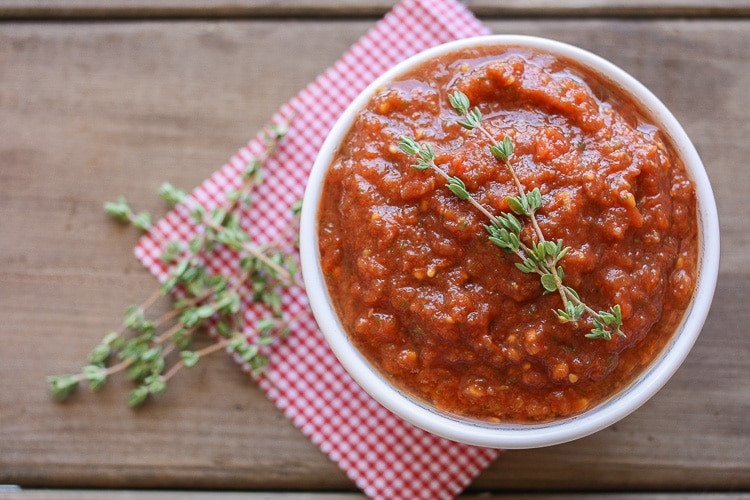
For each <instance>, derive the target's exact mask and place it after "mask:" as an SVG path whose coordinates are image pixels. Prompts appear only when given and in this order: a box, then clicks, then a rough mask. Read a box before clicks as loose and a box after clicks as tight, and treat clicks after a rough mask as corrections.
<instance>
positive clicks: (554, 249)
mask: <svg viewBox="0 0 750 500" xmlns="http://www.w3.org/2000/svg"><path fill="white" fill-rule="evenodd" d="M448 97H449V101H450V103H451V106H452V107H453V109H454V110H455V111H456V113H457V114H458V115H459V116H460V117H461V120H459V121H458V124H460V125H461V126H462V127H464V128H466V129H468V130H478V131H479V132H480V134H481V135H482V136H483V137H484V138H486V139H487V141H488V142H489V150H490V152H491V153H492V156H493V157H494V158H495V159H496V160H498V161H500V162H501V163H502V164H503V166H504V167H505V169H506V170H507V171H508V172H509V173H510V175H511V178H512V179H513V184H514V185H515V187H516V191H517V192H518V195H517V196H515V197H508V198H507V201H508V205H509V206H510V208H511V211H512V212H513V213H515V214H516V215H518V216H522V217H526V218H527V219H528V220H529V223H530V224H531V228H532V232H533V234H534V237H535V241H534V240H532V242H531V243H524V242H523V241H521V229H522V225H521V222H520V221H519V220H518V219H517V218H516V216H515V215H513V213H511V212H507V213H504V214H502V215H500V216H496V215H493V214H492V213H491V212H490V211H489V210H487V209H485V208H484V207H483V206H482V205H481V204H480V203H479V202H478V201H477V200H476V199H475V198H474V196H472V195H471V194H470V193H469V192H468V190H467V189H466V185H465V184H464V183H463V181H462V180H461V179H460V178H458V177H455V176H450V175H449V174H448V173H447V172H446V171H444V170H443V169H441V168H440V167H439V166H438V165H437V164H436V162H435V160H436V157H437V156H436V154H435V152H434V150H433V149H432V147H431V146H430V145H429V144H420V143H418V142H417V141H415V140H414V139H411V138H410V137H407V136H403V137H402V138H401V141H400V142H399V144H398V145H399V148H401V150H402V151H403V152H404V153H406V154H409V155H413V156H416V158H417V163H416V164H414V165H412V167H414V168H416V169H418V170H427V169H432V170H433V171H435V172H437V173H438V174H439V175H440V176H441V177H443V179H445V180H446V187H448V189H449V190H450V191H451V192H453V194H455V195H456V196H457V197H458V198H459V199H461V200H464V201H467V202H469V203H470V204H471V205H472V206H473V207H474V208H476V209H477V210H478V211H479V212H481V213H482V214H483V215H485V216H486V217H487V218H488V219H489V221H490V225H489V226H486V228H487V231H488V232H489V240H490V242H492V243H493V244H495V245H497V246H499V247H500V248H502V249H503V250H505V251H506V252H508V253H511V254H514V255H516V256H517V257H518V258H519V259H521V262H520V263H517V264H516V267H517V268H518V269H519V270H521V271H523V272H525V273H536V274H538V275H539V276H540V280H541V284H542V286H543V288H544V290H545V292H557V294H558V295H559V296H560V299H561V301H562V304H563V308H562V309H558V310H556V311H554V312H555V315H556V316H557V318H558V319H559V320H560V321H561V322H565V323H567V322H570V323H573V324H574V325H575V324H577V322H578V320H579V319H581V317H582V316H583V315H584V313H586V314H588V315H589V316H590V317H591V321H592V323H593V325H594V327H593V328H592V329H591V331H590V332H589V333H588V334H586V337H589V338H602V339H605V340H610V339H611V338H612V335H615V334H616V335H619V336H621V337H625V333H624V332H623V331H622V329H621V326H622V313H621V310H620V306H619V305H615V306H613V307H611V308H610V309H609V310H608V311H595V310H594V309H592V308H591V307H590V306H588V305H587V304H586V303H584V302H583V301H582V300H581V299H580V297H579V295H578V293H577V292H576V291H575V290H573V289H572V288H570V287H569V286H566V285H564V284H563V276H564V272H563V268H562V266H560V265H559V264H558V263H559V262H560V260H561V259H562V258H563V257H564V256H565V255H566V254H567V253H568V251H569V250H570V247H563V244H562V241H560V240H558V241H557V242H552V241H549V240H547V239H546V238H545V237H544V232H543V231H542V229H541V227H540V226H539V223H538V221H537V218H536V211H537V210H538V209H539V208H541V206H542V195H541V192H540V191H539V189H538V188H535V189H534V190H532V191H531V192H527V191H526V188H525V187H524V185H523V184H522V183H521V181H520V179H519V178H518V175H517V174H516V171H515V169H514V168H513V165H512V164H511V162H510V157H511V156H512V155H513V151H514V145H513V142H512V140H511V138H510V137H509V136H505V137H504V138H503V140H502V141H499V142H498V141H497V140H496V139H495V138H494V137H493V136H492V134H491V133H490V132H489V131H488V130H487V129H486V128H485V126H484V125H483V124H482V113H481V111H480V110H479V108H477V107H474V108H472V107H471V104H470V102H469V98H468V97H467V96H466V95H465V94H464V93H462V92H460V91H456V92H454V93H453V94H450V95H449V96H448Z"/></svg>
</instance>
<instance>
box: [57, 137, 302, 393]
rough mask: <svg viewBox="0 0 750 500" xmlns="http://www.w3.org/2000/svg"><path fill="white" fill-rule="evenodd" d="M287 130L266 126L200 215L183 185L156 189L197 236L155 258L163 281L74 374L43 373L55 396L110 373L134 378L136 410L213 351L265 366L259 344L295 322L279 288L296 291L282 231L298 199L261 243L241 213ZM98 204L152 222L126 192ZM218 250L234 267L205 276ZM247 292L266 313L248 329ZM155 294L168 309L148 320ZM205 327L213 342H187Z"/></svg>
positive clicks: (96, 385)
mask: <svg viewBox="0 0 750 500" xmlns="http://www.w3.org/2000/svg"><path fill="white" fill-rule="evenodd" d="M287 126H288V123H285V124H282V125H279V126H271V127H269V128H268V129H267V130H266V131H265V147H264V149H263V151H262V152H261V153H260V154H259V155H258V156H257V157H256V158H255V159H254V160H253V161H251V162H250V163H249V164H248V165H247V167H246V169H245V171H244V172H243V175H242V178H243V182H242V185H241V186H240V187H239V188H238V189H237V190H235V191H233V192H231V193H230V194H229V196H228V199H227V202H226V203H225V204H224V205H223V206H221V207H219V208H216V209H214V210H211V211H207V210H206V209H205V208H204V207H203V206H201V205H200V204H198V203H197V202H195V200H192V199H189V198H188V195H187V193H185V192H184V191H181V190H179V189H177V188H175V187H174V186H172V185H171V184H169V183H165V184H163V185H162V186H161V188H160V190H159V196H160V197H161V198H162V199H164V200H165V201H166V202H167V204H168V205H170V206H174V205H177V204H179V203H193V206H192V209H191V210H192V213H191V217H192V223H193V224H194V226H195V236H193V237H192V238H191V239H190V240H189V241H188V242H187V243H186V244H185V243H183V242H181V241H179V240H174V241H171V242H169V243H168V244H167V245H166V246H165V248H164V250H163V252H162V255H161V260H162V261H163V262H164V263H165V264H167V265H168V266H169V273H168V276H167V278H166V280H165V281H164V282H163V283H162V285H161V286H160V287H159V288H158V289H157V290H155V291H154V292H153V293H152V294H151V295H150V296H149V297H148V298H147V299H146V300H145V301H144V302H143V303H141V304H139V305H134V306H131V307H129V308H128V309H127V312H126V313H125V317H124V319H123V321H122V324H121V325H120V327H119V328H118V329H117V330H115V331H112V332H110V333H108V334H107V335H106V336H105V337H104V338H103V339H102V341H101V342H100V343H99V344H98V345H97V346H96V347H95V348H94V349H93V350H92V351H91V353H90V354H89V356H88V361H87V364H86V365H85V366H84V367H83V368H82V369H81V371H80V372H79V373H75V374H69V375H55V376H51V377H49V378H48V382H49V385H50V388H51V391H52V395H53V396H54V397H56V398H58V399H66V398H68V397H69V396H70V395H71V394H72V393H73V392H74V391H75V390H76V389H77V388H78V387H79V385H80V384H81V382H87V384H88V387H89V388H90V389H91V390H93V391H96V390H98V389H100V388H101V387H102V386H104V384H105V383H106V382H107V380H108V379H109V378H110V376H112V375H114V374H116V373H121V372H123V373H124V374H125V376H126V377H127V378H128V379H129V380H132V381H133V382H135V384H136V386H135V388H134V389H133V390H132V391H131V392H130V394H129V396H128V404H129V405H130V406H138V405H140V404H142V403H143V402H144V401H146V400H147V398H148V397H149V396H152V395H158V394H161V393H163V392H164V391H165V390H166V388H167V382H168V381H169V380H170V379H172V377H174V376H175V375H176V374H177V373H178V372H180V371H181V370H182V369H185V368H191V367H193V366H195V365H196V363H198V361H199V360H200V359H203V358H205V357H206V356H208V355H210V354H212V353H215V352H220V351H228V352H230V353H231V354H233V355H234V356H235V357H236V358H237V359H238V360H239V361H241V362H242V363H243V364H244V365H245V368H246V369H247V370H248V371H250V372H251V373H252V374H253V375H255V376H258V375H260V374H261V373H262V372H263V370H264V368H265V367H266V366H267V364H268V357H267V355H266V352H265V348H266V346H269V345H271V344H273V343H274V342H276V341H278V340H279V339H282V338H284V337H286V336H288V335H289V333H290V325H291V323H292V322H293V321H294V320H295V319H296V318H293V317H285V316H284V314H283V311H282V307H281V294H282V292H283V290H284V289H286V288H289V287H294V286H296V287H302V282H301V280H300V277H299V270H298V264H297V260H296V259H297V257H296V255H297V252H296V249H295V248H290V244H289V243H288V241H290V240H294V238H293V237H291V236H290V235H293V234H296V231H295V227H294V225H295V224H296V220H297V216H298V215H299V208H300V206H299V203H297V204H295V205H294V206H292V207H291V210H292V213H293V217H291V222H290V225H289V227H288V228H287V229H288V231H285V232H283V233H282V234H280V235H279V237H278V238H277V239H276V240H275V241H272V242H269V243H267V244H263V245H259V244H256V243H255V242H253V241H252V238H251V236H250V235H249V234H248V233H247V232H246V231H245V230H244V229H243V228H242V227H241V225H240V216H239V212H240V210H241V209H244V208H246V207H248V206H249V205H251V204H252V200H253V195H254V193H255V191H256V188H257V187H258V186H259V185H260V184H261V183H262V181H263V166H264V164H265V163H266V161H267V160H268V159H269V158H270V157H271V155H272V154H273V153H274V151H275V149H276V147H277V145H278V144H279V142H280V141H281V140H282V139H283V137H284V136H285V134H286V130H287ZM104 209H105V211H106V212H107V213H108V214H109V215H110V216H112V217H113V218H114V219H116V220H118V221H120V222H123V223H128V224H130V225H132V226H133V227H134V228H136V229H138V230H140V231H148V230H149V229H151V227H152V223H151V221H152V217H151V215H150V214H149V213H148V212H140V213H135V212H134V211H133V210H132V209H131V207H130V205H129V203H128V202H127V200H126V199H125V198H120V199H118V200H117V201H116V202H108V203H105V204H104ZM294 245H296V242H294V243H293V244H292V247H293V246H294ZM221 247H226V248H229V249H232V250H234V251H236V252H237V254H238V255H239V266H238V269H237V271H236V272H235V273H234V274H232V275H231V276H224V275H220V274H212V273H211V271H210V270H209V268H208V266H207V262H208V261H210V254H211V253H212V252H215V251H217V250H218V249H219V248H221ZM246 295H250V296H251V297H252V300H253V301H255V302H256V303H258V304H259V305H260V307H261V308H263V309H264V310H265V314H264V315H262V317H260V319H258V320H257V322H256V323H255V325H253V328H250V329H249V330H250V331H249V332H248V328H247V326H248V325H246V324H245V320H244V312H243V310H242V296H246ZM161 300H170V301H171V308H170V309H169V310H168V312H166V313H164V314H162V315H161V316H160V317H157V318H155V319H154V318H151V317H150V316H151V314H150V311H151V310H152V308H153V307H154V306H155V305H156V304H158V303H159V302H160V301H161ZM205 327H210V328H211V329H212V331H214V332H215V336H213V337H212V338H211V343H210V344H209V345H207V346H206V347H202V348H200V349H193V348H191V345H192V344H193V342H194V340H196V337H197V335H198V332H201V331H205V330H206V328H205Z"/></svg>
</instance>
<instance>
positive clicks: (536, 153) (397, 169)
mask: <svg viewBox="0 0 750 500" xmlns="http://www.w3.org/2000/svg"><path fill="white" fill-rule="evenodd" d="M493 51H494V52H493ZM455 90H460V91H462V92H464V93H465V94H466V95H467V96H468V97H469V100H470V101H471V103H472V106H478V107H479V108H480V109H481V111H482V113H483V116H484V119H483V124H484V126H485V127H486V128H487V129H488V130H489V131H490V132H491V133H492V135H493V136H494V137H496V138H497V139H498V140H500V139H502V138H503V137H504V136H505V135H508V136H509V137H510V138H511V139H512V141H513V143H514V145H515V152H514V154H513V156H512V157H511V163H512V164H513V166H514V169H515V171H516V173H517V175H518V177H519V178H520V181H521V183H522V184H523V185H524V186H525V188H526V190H527V191H530V190H532V189H533V188H535V187H538V188H539V189H540V190H541V193H542V199H543V203H542V208H541V210H540V211H539V212H537V220H538V222H539V225H540V227H541V229H542V231H543V233H544V234H545V236H546V238H547V239H548V240H553V241H557V240H558V239H562V240H563V242H564V244H565V245H566V246H570V247H572V249H571V250H570V252H569V253H568V254H567V256H565V257H564V258H563V260H562V261H561V265H562V266H563V268H564V271H565V279H564V282H565V284H566V285H568V286H571V287H572V288H574V289H575V290H576V291H577V292H578V293H579V294H580V295H581V298H582V300H583V301H584V302H586V303H587V304H588V305H590V306H591V307H593V308H594V309H596V310H602V309H604V310H606V309H608V308H609V307H610V306H613V305H615V304H619V305H620V307H621V309H622V316H623V330H624V332H626V334H627V337H626V338H621V337H619V336H614V337H613V338H612V340H609V341H607V340H603V339H589V338H586V337H585V334H586V333H588V332H589V331H590V329H591V327H592V325H591V323H590V320H582V321H581V322H579V324H578V326H577V327H576V326H574V325H572V324H570V323H568V324H564V323H561V322H560V321H559V320H558V319H557V317H556V316H555V314H554V313H553V311H554V310H556V309H560V308H561V307H562V305H561V299H560V297H559V295H557V294H556V293H551V294H544V293H543V292H544V290H543V288H542V285H541V284H540V281H539V277H538V276H537V275H531V274H524V273H522V272H521V271H519V270H518V269H517V268H516V267H515V263H516V262H518V259H517V257H515V256H513V255H508V254H506V253H504V252H503V251H502V250H500V249H499V248H497V247H496V246H494V245H492V244H491V243H489V242H488V240H487V232H486V230H485V228H484V224H486V223H487V222H488V221H487V220H486V219H485V218H484V216H483V215H482V214H481V213H479V212H478V211H477V210H476V209H474V208H473V207H472V206H471V205H469V204H468V203H467V202H465V201H461V200H459V199H458V198H457V197H456V196H455V195H453V194H452V193H451V192H450V191H449V190H448V189H446V187H445V181H444V180H443V179H442V178H441V177H439V175H438V174H437V173H436V172H434V171H433V170H427V171H419V170H416V169H414V168H411V167H410V165H411V164H413V163H414V162H415V159H414V158H413V157H409V156H407V155H406V154H404V153H403V152H402V151H401V150H400V149H399V148H398V146H397V143H398V141H399V139H400V138H401V136H403V135H406V136H409V137H412V138H414V139H416V140H417V141H419V142H422V143H429V144H430V145H432V147H433V148H434V150H435V152H436V154H437V159H436V163H437V164H438V165H439V166H440V168H442V169H443V170H445V171H446V172H447V173H448V174H449V175H451V176H458V177H459V178H461V179H462V180H463V181H464V183H465V184H466V187H467V189H468V191H469V192H470V193H472V195H473V196H474V197H475V198H476V199H477V200H478V201H479V202H480V203H481V204H482V205H484V206H485V207H487V208H488V209H489V210H490V211H491V212H494V213H500V212H502V211H508V210H509V207H508V204H507V202H506V197H508V196H515V195H516V194H517V192H516V191H515V188H514V184H513V181H512V179H511V177H510V174H509V172H508V171H507V170H506V169H505V168H504V167H503V165H502V163H500V162H498V161H497V160H495V159H494V158H493V156H492V155H491V153H490V151H489V149H488V147H487V145H488V143H487V142H486V139H485V138H484V137H482V135H481V134H480V133H479V132H478V131H477V130H474V131H467V130H466V129H464V128H463V127H461V126H460V125H459V124H457V121H458V120H459V119H460V118H459V117H458V116H457V115H456V114H455V112H454V111H453V110H452V108H451V107H450V104H449V101H448V94H450V93H452V92H454V91H455ZM637 109H638V103H634V102H629V101H628V100H627V99H625V98H624V97H623V96H621V95H619V94H618V92H617V89H614V88H608V87H607V86H606V84H605V83H604V82H600V81H597V79H596V78H595V77H594V75H591V74H587V73H586V72H585V71H583V70H582V69H581V68H577V67H575V66H574V65H572V64H571V63H568V62H563V61H560V60H558V59H556V58H554V57H552V56H550V55H546V54H541V53H536V52H533V51H528V50H525V49H520V48H518V49H515V48H505V49H497V48H495V49H492V48H489V49H488V48H479V49H473V50H470V51H463V52H461V53H456V54H449V55H447V56H443V57H441V58H438V59H436V60H432V61H430V62H427V63H424V64H423V65H422V66H420V67H418V68H416V69H415V70H413V71H412V72H410V73H408V74H406V75H404V76H403V77H402V78H400V79H399V80H398V81H394V82H391V83H390V84H388V85H386V86H384V87H383V88H382V89H379V91H378V92H377V94H376V95H375V96H374V97H373V98H372V99H371V100H370V102H369V104H368V105H367V107H366V108H365V109H363V110H362V111H361V112H360V113H359V115H358V118H357V119H356V121H355V123H354V124H353V126H352V128H351V130H350V131H349V133H348V136H347V137H346V139H345V140H344V141H343V143H342V144H343V145H342V146H341V148H340V150H339V151H338V153H337V156H336V158H335V160H334V161H333V164H332V165H331V167H330V171H329V172H328V174H327V177H326V180H325V186H324V192H323V195H322V202H321V206H320V208H319V215H318V217H319V222H320V224H319V236H320V252H321V258H322V267H323V272H324V274H325V276H326V280H327V286H328V288H329V290H330V293H331V296H332V298H333V301H334V305H335V307H336V309H337V312H338V314H339V316H340V318H341V320H342V322H343V325H344V328H345V329H346V331H347V332H348V334H349V336H350V338H351V340H352V341H353V343H354V344H355V345H356V346H357V347H358V349H359V350H360V351H361V352H362V353H364V355H365V356H366V357H367V358H368V359H369V360H370V362H371V363H372V364H373V365H374V366H375V367H377V369H378V370H379V371H380V372H381V373H382V374H383V375H384V376H385V377H387V378H388V379H389V380H390V381H392V383H393V384H395V385H396V386H397V387H399V388H400V389H402V390H404V391H406V392H408V393H410V394H412V395H414V396H415V397H417V398H419V399H420V400H422V401H424V402H426V403H428V404H430V405H433V406H434V407H436V408H439V409H441V410H444V411H447V412H450V413H454V414H457V415H461V416H465V417H470V418H476V419H481V420H487V421H494V422H520V423H533V422H544V421H550V420H555V419H559V418H563V417H569V416H572V415H575V414H577V413H580V412H582V411H585V410H586V409H588V408H590V407H592V406H593V405H596V404H598V403H600V402H602V401H603V400H605V399H607V398H608V397H610V396H611V395H613V394H615V393H617V392H618V391H619V390H621V389H622V388H624V387H625V386H626V385H627V384H628V383H629V382H630V381H631V380H632V379H633V378H634V377H635V376H636V375H638V374H639V373H640V372H641V371H643V370H644V369H645V367H646V366H648V365H649V364H650V362H651V361H652V360H653V359H654V358H655V356H657V355H658V353H659V352H660V351H661V350H662V348H663V347H664V345H665V344H666V343H667V342H668V340H669V338H670V336H671V335H672V334H673V332H674V331H675V329H676V328H677V326H678V324H679V322H680V321H681V319H682V316H683V313H684V312H685V310H686V308H687V307H688V305H689V302H690V300H691V297H692V294H693V290H694V285H695V281H696V265H697V252H698V250H697V247H698V242H697V234H698V229H697V221H696V199H695V190H694V186H693V184H692V181H691V179H690V178H689V176H688V174H687V173H686V171H685V168H684V166H683V165H682V164H681V162H680V160H679V158H678V157H677V156H676V155H675V154H674V152H673V151H672V150H671V149H670V146H669V144H668V143H667V141H666V139H665V138H664V137H663V135H662V134H661V133H660V131H659V130H658V129H657V128H656V127H654V126H653V125H651V124H649V123H648V121H647V120H646V119H644V117H643V116H642V115H641V114H640V113H639V112H638V111H637ZM525 224H526V226H527V227H526V228H525V229H524V233H522V237H523V238H531V232H529V229H528V226H529V224H528V221H525Z"/></svg>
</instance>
